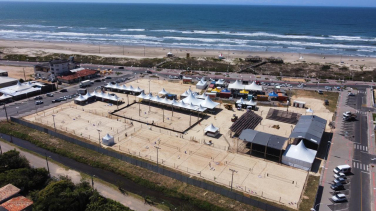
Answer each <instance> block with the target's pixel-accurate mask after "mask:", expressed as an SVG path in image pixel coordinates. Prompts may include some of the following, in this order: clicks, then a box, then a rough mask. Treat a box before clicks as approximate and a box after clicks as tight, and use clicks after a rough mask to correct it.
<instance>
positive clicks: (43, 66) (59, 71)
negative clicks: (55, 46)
mask: <svg viewBox="0 0 376 211" xmlns="http://www.w3.org/2000/svg"><path fill="white" fill-rule="evenodd" d="M77 66H78V64H77V63H76V62H75V61H74V57H70V58H69V60H66V59H54V60H51V61H49V62H44V63H40V64H37V65H35V66H34V73H35V76H36V77H40V78H45V79H47V78H50V79H53V78H54V77H57V76H63V75H68V74H70V70H71V69H74V68H77ZM51 77H52V78H51Z"/></svg>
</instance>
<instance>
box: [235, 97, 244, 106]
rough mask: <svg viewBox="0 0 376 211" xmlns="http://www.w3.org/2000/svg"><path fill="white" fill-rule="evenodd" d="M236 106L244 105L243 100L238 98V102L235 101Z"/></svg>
mask: <svg viewBox="0 0 376 211" xmlns="http://www.w3.org/2000/svg"><path fill="white" fill-rule="evenodd" d="M236 104H240V105H244V104H245V101H244V100H243V98H240V99H239V100H237V101H236Z"/></svg>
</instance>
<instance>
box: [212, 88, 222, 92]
mask: <svg viewBox="0 0 376 211" xmlns="http://www.w3.org/2000/svg"><path fill="white" fill-rule="evenodd" d="M211 92H221V90H220V89H218V87H216V88H215V89H213V90H212V91H211Z"/></svg>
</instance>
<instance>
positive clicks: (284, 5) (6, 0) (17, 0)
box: [0, 0, 376, 8]
mask: <svg viewBox="0 0 376 211" xmlns="http://www.w3.org/2000/svg"><path fill="white" fill-rule="evenodd" d="M0 2H7V3H72V4H77V3H84V4H158V5H211V6H213V5H214V6H215V5H217V6H270V7H273V6H274V7H337V8H376V5H375V6H343V5H287V4H275V5H272V4H223V3H222V4H214V3H202V4H199V3H146V2H144V3H138V2H137V3H136V2H87V1H64V0H62V1H57V2H56V1H48V0H47V1H25V0H14V1H9V0H0Z"/></svg>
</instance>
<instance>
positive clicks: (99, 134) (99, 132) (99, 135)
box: [97, 129, 102, 147]
mask: <svg viewBox="0 0 376 211" xmlns="http://www.w3.org/2000/svg"><path fill="white" fill-rule="evenodd" d="M97 131H98V144H99V147H101V132H102V130H99V129H97Z"/></svg>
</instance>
